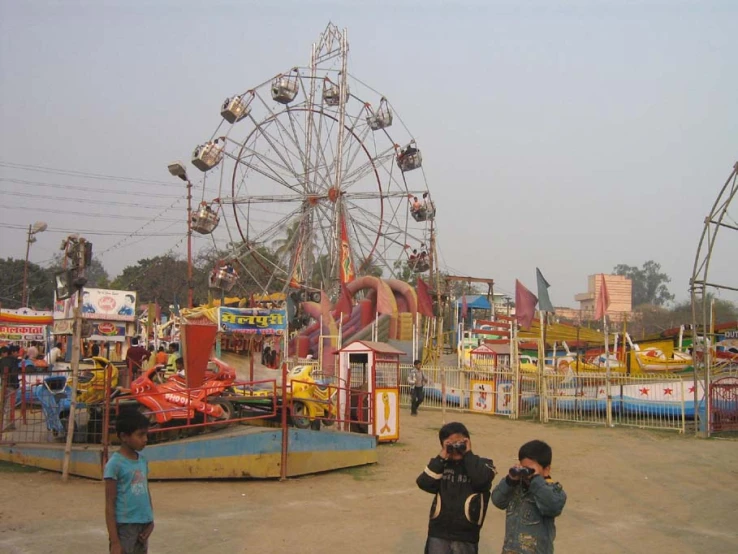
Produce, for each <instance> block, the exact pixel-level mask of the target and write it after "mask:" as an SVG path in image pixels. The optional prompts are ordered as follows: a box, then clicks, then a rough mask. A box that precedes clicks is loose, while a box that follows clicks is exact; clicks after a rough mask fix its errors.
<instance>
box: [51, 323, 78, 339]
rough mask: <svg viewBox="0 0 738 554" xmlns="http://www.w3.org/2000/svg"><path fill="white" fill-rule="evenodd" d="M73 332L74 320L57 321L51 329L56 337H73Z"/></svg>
mask: <svg viewBox="0 0 738 554" xmlns="http://www.w3.org/2000/svg"><path fill="white" fill-rule="evenodd" d="M73 330H74V320H73V319H57V320H56V321H54V325H53V326H52V327H51V332H52V334H54V335H71V334H72V331H73Z"/></svg>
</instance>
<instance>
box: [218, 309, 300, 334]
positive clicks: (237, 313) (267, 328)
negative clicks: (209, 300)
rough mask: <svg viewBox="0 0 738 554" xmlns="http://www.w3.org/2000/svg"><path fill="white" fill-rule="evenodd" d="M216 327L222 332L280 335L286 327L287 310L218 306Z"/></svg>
mask: <svg viewBox="0 0 738 554" xmlns="http://www.w3.org/2000/svg"><path fill="white" fill-rule="evenodd" d="M218 328H219V329H220V330H221V331H222V332H224V333H245V334H249V335H281V334H283V333H284V331H285V329H287V311H286V310H275V309H259V308H218Z"/></svg>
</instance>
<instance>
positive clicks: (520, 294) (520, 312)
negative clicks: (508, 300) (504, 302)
mask: <svg viewBox="0 0 738 554" xmlns="http://www.w3.org/2000/svg"><path fill="white" fill-rule="evenodd" d="M537 303H538V298H536V295H535V294H533V293H532V292H530V291H529V290H528V289H526V288H525V287H524V286H523V283H521V282H520V281H518V280H517V279H515V319H516V321H517V322H518V325H520V327H521V328H522V329H530V325H531V323H533V317H534V316H535V314H536V304H537Z"/></svg>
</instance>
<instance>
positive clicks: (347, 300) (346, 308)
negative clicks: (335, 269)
mask: <svg viewBox="0 0 738 554" xmlns="http://www.w3.org/2000/svg"><path fill="white" fill-rule="evenodd" d="M353 307H354V302H353V300H352V299H351V293H350V292H349V290H348V287H347V286H346V283H341V298H340V299H339V300H338V304H336V309H338V310H339V311H340V312H341V313H342V314H346V315H351V310H352V309H353Z"/></svg>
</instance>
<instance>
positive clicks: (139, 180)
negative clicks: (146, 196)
mask: <svg viewBox="0 0 738 554" xmlns="http://www.w3.org/2000/svg"><path fill="white" fill-rule="evenodd" d="M0 166H1V167H10V168H14V169H24V170H26V171H39V172H41V173H55V174H57V175H71V176H74V177H84V178H85V179H108V180H111V181H121V182H124V183H141V184H148V185H161V186H166V187H177V188H181V186H182V185H178V184H175V183H169V182H167V181H154V180H152V179H144V178H142V177H119V176H116V175H104V174H101V173H88V172H86V171H77V170H74V169H59V168H54V167H44V166H41V165H27V164H17V163H12V162H3V161H0Z"/></svg>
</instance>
